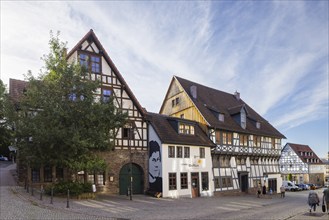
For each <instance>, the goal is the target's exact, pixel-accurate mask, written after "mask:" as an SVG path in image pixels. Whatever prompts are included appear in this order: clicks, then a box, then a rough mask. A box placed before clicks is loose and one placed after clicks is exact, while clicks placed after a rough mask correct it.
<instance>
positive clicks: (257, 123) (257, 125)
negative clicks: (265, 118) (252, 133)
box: [256, 121, 260, 129]
mask: <svg viewBox="0 0 329 220" xmlns="http://www.w3.org/2000/svg"><path fill="white" fill-rule="evenodd" d="M256 128H257V129H260V122H259V121H257V122H256Z"/></svg>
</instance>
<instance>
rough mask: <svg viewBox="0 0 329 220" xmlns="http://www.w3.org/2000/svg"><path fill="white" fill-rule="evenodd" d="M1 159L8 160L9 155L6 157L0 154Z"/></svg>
mask: <svg viewBox="0 0 329 220" xmlns="http://www.w3.org/2000/svg"><path fill="white" fill-rule="evenodd" d="M0 160H1V161H8V158H7V157H4V156H3V155H0Z"/></svg>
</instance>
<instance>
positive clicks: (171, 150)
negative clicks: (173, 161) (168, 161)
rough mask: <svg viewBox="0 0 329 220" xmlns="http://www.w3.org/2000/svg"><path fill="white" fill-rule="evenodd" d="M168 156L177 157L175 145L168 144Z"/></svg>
mask: <svg viewBox="0 0 329 220" xmlns="http://www.w3.org/2000/svg"><path fill="white" fill-rule="evenodd" d="M168 158H175V146H168Z"/></svg>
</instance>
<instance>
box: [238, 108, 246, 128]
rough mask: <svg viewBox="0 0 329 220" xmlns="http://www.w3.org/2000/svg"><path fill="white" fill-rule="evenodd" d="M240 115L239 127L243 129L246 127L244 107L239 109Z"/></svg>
mask: <svg viewBox="0 0 329 220" xmlns="http://www.w3.org/2000/svg"><path fill="white" fill-rule="evenodd" d="M240 116H241V127H242V128H243V129H246V127H247V115H246V111H245V110H244V109H241V112H240Z"/></svg>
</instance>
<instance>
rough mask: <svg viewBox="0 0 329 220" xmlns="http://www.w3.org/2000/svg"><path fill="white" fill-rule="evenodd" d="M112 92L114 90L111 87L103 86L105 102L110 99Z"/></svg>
mask: <svg viewBox="0 0 329 220" xmlns="http://www.w3.org/2000/svg"><path fill="white" fill-rule="evenodd" d="M111 94H112V90H110V89H109V88H103V89H102V98H103V102H108V101H109V100H110V97H111Z"/></svg>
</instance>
